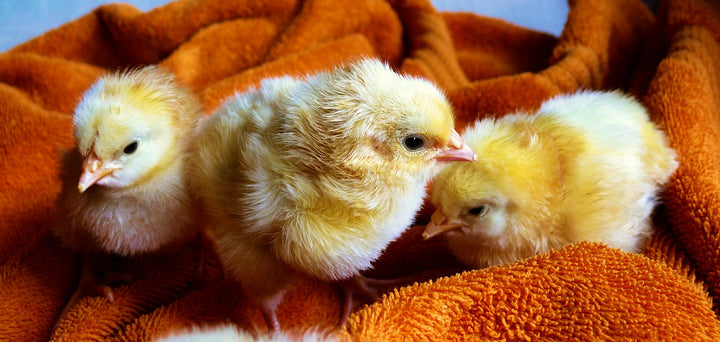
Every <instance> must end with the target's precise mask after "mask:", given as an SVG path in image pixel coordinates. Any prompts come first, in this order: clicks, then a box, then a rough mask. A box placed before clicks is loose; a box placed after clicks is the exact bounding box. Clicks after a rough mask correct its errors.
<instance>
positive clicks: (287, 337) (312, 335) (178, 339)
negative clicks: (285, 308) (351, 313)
mask: <svg viewBox="0 0 720 342" xmlns="http://www.w3.org/2000/svg"><path fill="white" fill-rule="evenodd" d="M333 341H340V338H338V337H336V336H333V335H332V334H331V333H330V332H323V331H321V330H319V329H310V330H308V331H304V332H297V333H291V332H288V331H281V332H276V333H272V334H263V333H260V332H251V331H242V330H240V329H238V328H237V327H235V326H233V325H219V326H205V327H193V328H191V329H189V330H184V331H174V332H172V333H170V334H169V335H168V336H165V337H161V338H157V339H155V340H154V342H333Z"/></svg>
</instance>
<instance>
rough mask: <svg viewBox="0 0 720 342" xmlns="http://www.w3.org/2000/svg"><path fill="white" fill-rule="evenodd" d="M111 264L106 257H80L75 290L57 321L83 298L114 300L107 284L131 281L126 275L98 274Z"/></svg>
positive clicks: (114, 273)
mask: <svg viewBox="0 0 720 342" xmlns="http://www.w3.org/2000/svg"><path fill="white" fill-rule="evenodd" d="M112 263H113V262H112V260H110V258H109V257H106V256H91V255H87V254H84V255H82V256H81V258H80V264H81V270H80V279H79V280H78V285H77V288H76V289H75V292H73V294H72V296H71V297H70V299H69V300H68V302H67V304H65V308H63V310H62V312H61V313H60V315H59V316H58V317H59V319H58V321H59V320H60V319H62V318H63V317H64V316H65V314H67V312H68V311H70V309H71V308H72V307H73V306H74V305H75V304H77V302H78V301H80V299H82V298H83V297H88V296H102V297H105V298H107V299H108V300H109V301H111V302H112V301H114V300H115V294H114V293H113V290H112V288H110V286H109V284H111V283H116V282H123V283H129V282H131V281H132V277H131V276H130V275H129V274H126V273H120V272H112V271H111V272H106V273H104V274H102V275H99V274H98V271H100V270H103V269H105V270H107V269H110V268H111V267H110V264H112Z"/></svg>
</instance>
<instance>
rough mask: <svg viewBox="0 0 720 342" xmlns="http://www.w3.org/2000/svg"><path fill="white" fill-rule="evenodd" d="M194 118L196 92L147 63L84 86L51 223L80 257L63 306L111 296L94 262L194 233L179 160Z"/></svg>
mask: <svg viewBox="0 0 720 342" xmlns="http://www.w3.org/2000/svg"><path fill="white" fill-rule="evenodd" d="M201 115H202V110H201V106H200V104H199V101H198V100H197V99H196V97H195V96H194V95H193V94H192V93H191V92H190V91H189V90H187V89H185V88H183V87H181V86H180V85H178V84H177V83H176V82H175V80H174V78H173V76H172V75H171V74H170V73H168V72H165V71H162V70H161V69H159V68H157V67H154V66H148V67H145V68H142V69H136V70H131V71H127V72H122V73H117V74H114V75H108V76H105V77H102V78H100V79H99V80H98V81H97V82H96V83H95V84H94V85H93V86H92V87H91V88H90V89H88V90H87V91H86V92H85V94H84V95H83V98H82V100H81V101H80V103H79V104H78V106H77V107H76V109H75V113H74V116H73V123H74V133H75V140H76V145H77V148H76V149H74V150H72V151H69V152H67V153H65V155H64V156H63V160H62V165H61V168H62V169H61V175H60V177H61V180H62V190H61V192H60V194H59V196H58V198H57V208H58V212H59V215H60V220H59V221H58V223H57V224H56V225H54V227H53V228H52V229H53V230H54V233H55V234H56V235H57V236H58V237H59V238H60V240H61V242H62V244H63V245H64V246H65V247H66V248H68V249H70V250H72V251H75V252H77V253H79V254H80V255H81V257H82V265H83V267H82V270H83V271H82V273H81V277H80V283H79V285H78V289H77V291H76V292H75V294H74V295H73V297H72V298H71V300H70V302H69V303H68V306H67V307H66V310H67V308H69V307H70V306H72V304H73V303H74V302H75V301H77V300H78V299H79V298H80V297H82V296H83V295H88V294H98V293H99V294H104V295H106V296H107V297H108V298H109V299H110V300H112V299H113V293H112V290H111V289H110V287H108V284H107V282H108V281H112V280H113V279H111V278H112V277H110V278H108V279H101V277H100V276H98V275H97V274H96V273H97V271H100V270H98V269H97V268H99V267H106V266H107V265H103V264H101V263H100V264H98V263H97V262H96V261H97V260H105V259H107V258H105V256H109V255H117V256H134V255H138V254H146V253H152V252H160V251H163V250H165V249H168V250H170V249H174V248H179V246H182V245H183V244H185V243H186V242H188V241H189V240H190V239H192V238H193V237H194V236H196V235H197V233H198V232H199V229H198V228H197V227H198V225H196V224H195V221H194V217H195V215H194V211H193V208H194V207H195V205H194V202H197V200H193V196H191V193H190V191H189V188H190V187H189V183H188V181H187V177H186V172H187V167H186V164H187V161H186V159H187V157H188V152H189V144H188V143H189V142H190V139H189V136H191V132H192V131H193V130H194V129H195V128H196V127H197V125H198V121H199V118H200V117H201ZM111 274H116V273H111ZM121 278H125V279H126V277H121Z"/></svg>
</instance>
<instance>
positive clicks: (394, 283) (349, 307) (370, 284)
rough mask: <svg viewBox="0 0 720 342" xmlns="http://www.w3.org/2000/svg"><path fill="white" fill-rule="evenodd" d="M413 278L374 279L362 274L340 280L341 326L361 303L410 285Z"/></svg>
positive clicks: (369, 301) (375, 299) (374, 299)
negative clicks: (341, 292) (341, 299)
mask: <svg viewBox="0 0 720 342" xmlns="http://www.w3.org/2000/svg"><path fill="white" fill-rule="evenodd" d="M412 281H413V279H412V278H400V279H374V278H368V277H364V276H361V275H358V276H355V277H353V278H350V279H347V280H344V281H342V282H340V286H341V287H342V291H343V306H342V311H341V316H340V327H343V326H345V324H346V323H347V319H348V317H350V314H351V313H352V312H353V311H354V310H355V309H356V308H357V307H359V306H360V305H363V304H369V303H373V302H375V301H377V300H378V299H379V298H380V296H382V294H383V293H386V292H387V291H389V290H391V289H393V288H396V287H400V286H405V285H408V284H409V283H410V282H412Z"/></svg>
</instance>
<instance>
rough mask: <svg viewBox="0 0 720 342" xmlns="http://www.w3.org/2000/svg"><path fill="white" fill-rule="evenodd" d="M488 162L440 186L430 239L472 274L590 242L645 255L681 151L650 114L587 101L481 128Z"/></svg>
mask: <svg viewBox="0 0 720 342" xmlns="http://www.w3.org/2000/svg"><path fill="white" fill-rule="evenodd" d="M463 138H464V139H465V140H466V141H467V142H468V144H469V145H470V146H471V147H472V148H473V149H474V150H475V151H476V152H477V154H478V158H479V161H477V162H475V163H465V164H456V165H452V166H450V167H448V168H447V169H445V170H443V171H442V172H441V173H440V174H439V175H438V176H437V178H436V179H435V181H434V184H433V188H432V190H431V202H432V203H433V204H434V205H435V206H436V208H437V209H436V211H435V213H434V214H433V215H432V217H431V222H430V223H429V224H428V225H427V226H426V229H425V233H424V237H425V238H426V239H427V238H430V237H432V236H434V235H437V234H440V233H444V234H445V235H446V237H447V241H448V245H449V248H450V249H451V251H452V252H453V253H454V254H455V255H456V256H457V257H458V259H459V260H460V261H461V262H463V263H465V264H467V265H469V266H471V267H478V268H479V267H487V266H493V265H499V264H509V263H512V262H514V261H517V260H520V259H524V258H528V257H531V256H533V255H536V254H539V253H546V252H549V251H551V250H553V249H558V248H560V247H561V246H563V245H565V244H569V243H574V242H579V241H583V240H589V241H595V242H604V243H606V244H607V245H609V246H611V247H615V248H620V249H622V250H624V251H628V252H638V251H640V249H641V248H642V246H643V242H644V240H645V239H646V238H647V236H648V235H649V234H650V219H649V217H650V214H651V212H652V210H653V207H654V205H655V203H656V195H657V194H658V192H659V191H660V190H661V188H662V187H663V185H664V184H665V183H666V182H667V181H668V179H669V178H670V176H671V175H672V173H673V172H674V171H675V169H676V168H677V165H678V164H677V161H676V156H675V151H674V150H673V149H671V148H670V147H669V146H668V142H667V139H666V137H665V135H664V134H663V132H661V131H660V130H658V129H657V128H656V126H655V125H654V124H653V123H652V122H651V121H650V120H649V119H648V115H647V113H646V111H645V109H644V107H643V106H642V105H641V104H639V103H638V102H636V101H635V100H633V99H632V98H630V97H627V96H624V95H623V94H621V93H620V92H591V91H586V92H579V93H577V94H574V95H565V96H558V97H556V98H554V99H551V100H548V101H547V102H545V103H544V104H543V105H542V106H541V108H540V109H539V111H538V112H537V114H535V115H528V114H525V113H518V114H513V115H508V116H505V117H503V118H501V119H498V120H492V119H486V120H482V121H479V122H476V124H475V126H474V127H471V128H469V129H468V130H467V131H465V132H464V133H463Z"/></svg>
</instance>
